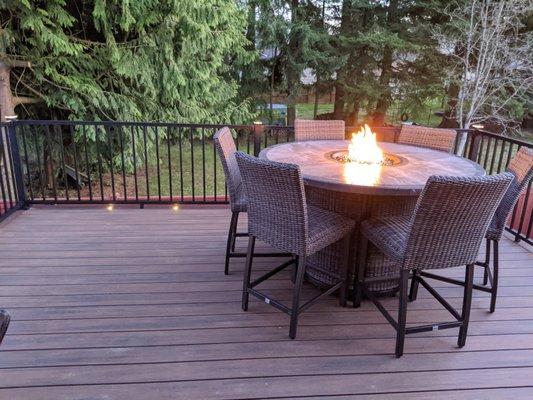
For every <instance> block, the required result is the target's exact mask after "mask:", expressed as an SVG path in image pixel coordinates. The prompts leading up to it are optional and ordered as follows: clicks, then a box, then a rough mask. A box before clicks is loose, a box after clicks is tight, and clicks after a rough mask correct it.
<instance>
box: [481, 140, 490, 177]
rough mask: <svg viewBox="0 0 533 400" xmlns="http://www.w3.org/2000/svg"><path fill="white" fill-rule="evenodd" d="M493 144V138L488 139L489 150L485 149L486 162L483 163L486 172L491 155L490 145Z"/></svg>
mask: <svg viewBox="0 0 533 400" xmlns="http://www.w3.org/2000/svg"><path fill="white" fill-rule="evenodd" d="M491 143H492V138H488V140H487V148H486V149H485V160H484V161H483V168H484V169H485V171H486V170H487V163H488V161H489V153H490V144H491Z"/></svg>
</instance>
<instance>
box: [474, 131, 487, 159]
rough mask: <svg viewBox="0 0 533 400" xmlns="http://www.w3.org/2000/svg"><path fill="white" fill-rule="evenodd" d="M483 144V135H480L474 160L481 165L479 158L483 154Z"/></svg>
mask: <svg viewBox="0 0 533 400" xmlns="http://www.w3.org/2000/svg"><path fill="white" fill-rule="evenodd" d="M484 144H485V136H483V135H482V136H481V139H480V141H479V150H478V153H477V157H476V160H475V161H476V162H477V163H478V164H480V165H481V158H482V156H483V145H484Z"/></svg>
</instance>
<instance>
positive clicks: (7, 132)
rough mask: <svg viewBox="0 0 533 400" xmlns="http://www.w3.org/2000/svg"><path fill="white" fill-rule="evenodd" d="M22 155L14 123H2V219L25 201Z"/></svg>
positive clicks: (0, 138) (0, 186) (0, 164)
mask: <svg viewBox="0 0 533 400" xmlns="http://www.w3.org/2000/svg"><path fill="white" fill-rule="evenodd" d="M24 192H25V188H24V182H23V179H22V175H21V164H20V155H19V151H18V143H17V140H16V138H15V133H14V130H13V124H12V123H1V124H0V220H2V219H4V218H6V217H7V216H8V215H10V214H11V213H12V212H13V211H15V210H18V209H19V208H20V207H21V206H23V205H24V202H25V194H24Z"/></svg>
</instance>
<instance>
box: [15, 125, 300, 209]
mask: <svg viewBox="0 0 533 400" xmlns="http://www.w3.org/2000/svg"><path fill="white" fill-rule="evenodd" d="M14 125H15V130H16V133H17V138H18V140H19V142H20V147H21V149H22V155H21V157H22V164H23V165H24V179H25V186H26V188H27V200H28V202H30V203H58V204H59V203H109V202H111V203H143V204H144V203H173V202H180V203H224V202H227V201H228V197H227V191H226V187H225V180H224V172H223V170H222V166H221V164H220V160H218V157H217V154H216V151H215V147H214V142H213V135H214V133H215V132H216V130H217V129H220V128H221V127H222V126H224V125H194V124H170V123H130V122H82V121H17V122H15V123H14ZM229 127H230V128H231V130H232V131H233V132H234V135H235V137H236V143H237V147H238V148H239V149H240V150H243V151H246V152H248V153H252V154H253V153H255V154H257V153H258V152H259V151H260V149H261V148H262V147H264V146H268V145H270V144H273V143H278V142H279V141H280V140H287V141H288V140H291V132H292V130H290V129H289V130H288V129H286V128H285V127H276V126H263V125H260V124H257V125H230V126H229Z"/></svg>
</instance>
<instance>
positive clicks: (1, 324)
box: [0, 310, 11, 344]
mask: <svg viewBox="0 0 533 400" xmlns="http://www.w3.org/2000/svg"><path fill="white" fill-rule="evenodd" d="M10 319H11V318H10V316H9V313H8V312H7V311H5V310H0V344H2V340H3V339H4V336H5V334H6V332H7V328H8V327H9V321H10Z"/></svg>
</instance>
